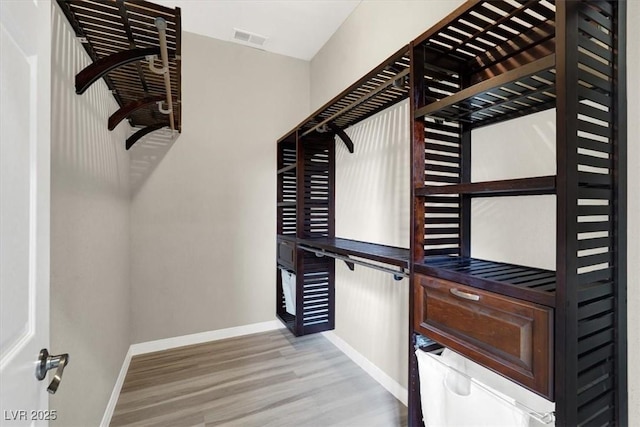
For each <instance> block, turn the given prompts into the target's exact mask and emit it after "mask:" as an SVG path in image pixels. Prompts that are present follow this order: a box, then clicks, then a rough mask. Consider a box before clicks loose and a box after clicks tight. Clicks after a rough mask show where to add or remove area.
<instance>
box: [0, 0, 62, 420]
mask: <svg viewBox="0 0 640 427" xmlns="http://www.w3.org/2000/svg"><path fill="white" fill-rule="evenodd" d="M0 21H1V24H0V33H1V34H0V38H1V40H0V43H1V45H0V80H2V86H1V88H0V98H1V101H0V310H1V312H0V425H3V426H4V425H12V424H14V423H18V424H20V425H31V424H38V425H40V424H43V425H46V424H47V422H46V421H42V422H39V420H40V419H43V418H47V417H51V414H49V413H48V412H47V408H48V394H47V391H46V389H47V386H48V385H49V381H50V379H51V378H52V376H53V374H50V375H49V378H48V379H45V381H38V380H37V379H36V377H35V368H36V359H37V358H38V354H39V352H40V349H42V348H45V347H48V345H49V325H48V322H49V182H50V173H49V170H50V166H49V163H50V160H49V152H50V92H51V76H50V74H51V2H50V1H48V0H0Z"/></svg>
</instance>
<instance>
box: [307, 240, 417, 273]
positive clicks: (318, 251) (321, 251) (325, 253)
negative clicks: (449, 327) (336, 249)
mask: <svg viewBox="0 0 640 427" xmlns="http://www.w3.org/2000/svg"><path fill="white" fill-rule="evenodd" d="M298 247H299V248H300V249H303V250H305V251H307V252H313V253H314V254H316V255H319V256H328V257H331V258H335V259H339V260H341V261H344V262H347V263H349V262H350V263H353V264H358V265H362V266H364V267H368V268H373V269H374V270H379V271H384V272H385V273H389V274H393V278H394V279H396V280H402V278H403V277H409V272H408V271H407V270H406V269H404V268H400V270H394V269H392V268H389V267H383V266H381V265H378V264H373V263H369V262H366V261H361V260H359V259H354V258H349V257H348V256H344V255H338V254H336V253H333V252H329V251H326V250H324V249H316V248H312V247H310V246H307V245H298Z"/></svg>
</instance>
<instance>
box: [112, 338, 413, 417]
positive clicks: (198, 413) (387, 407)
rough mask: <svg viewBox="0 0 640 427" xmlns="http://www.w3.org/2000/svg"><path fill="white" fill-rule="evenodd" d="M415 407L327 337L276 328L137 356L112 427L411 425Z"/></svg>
mask: <svg viewBox="0 0 640 427" xmlns="http://www.w3.org/2000/svg"><path fill="white" fill-rule="evenodd" d="M406 425H407V408H406V407H405V406H404V405H403V404H402V403H401V402H399V401H398V400H397V399H395V398H394V397H393V396H392V395H391V394H390V393H389V392H387V391H386V390H385V389H384V388H383V387H382V386H380V385H379V384H378V383H377V382H375V381H374V380H373V379H372V378H371V377H370V376H369V375H368V374H366V373H365V372H364V371H363V370H362V369H360V368H359V367H358V366H357V365H356V364H355V363H353V361H351V360H350V359H349V358H348V357H347V356H346V355H344V353H342V352H341V351H340V350H339V349H337V348H336V347H335V346H334V345H333V344H331V343H330V342H329V341H328V340H326V339H325V338H324V337H323V336H321V335H308V336H304V337H294V336H293V335H291V334H290V333H289V332H288V331H286V330H284V329H283V330H276V331H270V332H265V333H260V334H253V335H248V336H243V337H237V338H230V339H226V340H220V341H215V342H211V343H204V344H198V345H192V346H186V347H180V348H176V349H171V350H166V351H161V352H156V353H150V354H145V355H140V356H136V357H134V358H133V359H132V361H131V364H130V366H129V371H128V372H127V376H126V378H125V382H124V385H123V387H122V391H121V393H120V396H119V399H118V403H117V405H116V408H115V411H114V414H113V417H112V419H111V426H112V427H124V426H127V427H135V426H177V427H196V426H197V427H254V426H255V427H268V426H278V427H283V426H284V427H286V426H291V427H307V426H308V427H315V426H317V427H328V426H344V427H358V426H380V427H382V426H384V427H391V426H406Z"/></svg>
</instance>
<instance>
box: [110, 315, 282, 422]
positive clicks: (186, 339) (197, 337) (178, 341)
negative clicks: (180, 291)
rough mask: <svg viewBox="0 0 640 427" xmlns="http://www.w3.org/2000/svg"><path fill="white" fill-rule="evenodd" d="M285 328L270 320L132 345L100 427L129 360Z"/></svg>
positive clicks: (111, 413) (118, 394) (118, 390)
mask: <svg viewBox="0 0 640 427" xmlns="http://www.w3.org/2000/svg"><path fill="white" fill-rule="evenodd" d="M284 327H285V326H284V325H283V324H282V322H280V321H278V320H270V321H268V322H262V323H253V324H250V325H243V326H236V327H234V328H226V329H218V330H216V331H207V332H200V333H197V334H191V335H183V336H180V337H173V338H166V339H162V340H156V341H147V342H142V343H138V344H132V345H131V346H130V347H129V351H128V352H127V355H126V356H125V357H124V361H123V362H122V367H121V368H120V374H118V378H117V379H116V383H115V385H114V386H113V391H112V392H111V397H110V398H109V402H108V403H107V408H106V409H105V411H104V415H103V416H102V421H101V422H100V427H109V424H110V423H111V417H112V416H113V411H114V410H115V409H116V403H118V397H119V396H120V390H122V385H123V384H124V379H125V377H126V376H127V371H128V370H129V364H130V363H131V358H132V357H133V356H137V355H140V354H145V353H153V352H155V351H162V350H168V349H171V348H176V347H183V346H185V345H192V344H202V343H205V342H209V341H218V340H223V339H226V338H234V337H240V336H243V335H250V334H257V333H260V332H267V331H273V330H276V329H283V328H284Z"/></svg>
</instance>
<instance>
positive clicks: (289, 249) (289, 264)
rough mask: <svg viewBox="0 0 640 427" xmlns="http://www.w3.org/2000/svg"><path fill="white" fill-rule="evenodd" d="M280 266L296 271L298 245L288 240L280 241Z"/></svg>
mask: <svg viewBox="0 0 640 427" xmlns="http://www.w3.org/2000/svg"><path fill="white" fill-rule="evenodd" d="M278 264H279V265H281V266H283V267H285V268H287V269H289V270H293V271H295V269H296V244H295V243H294V242H289V241H286V240H279V241H278Z"/></svg>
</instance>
